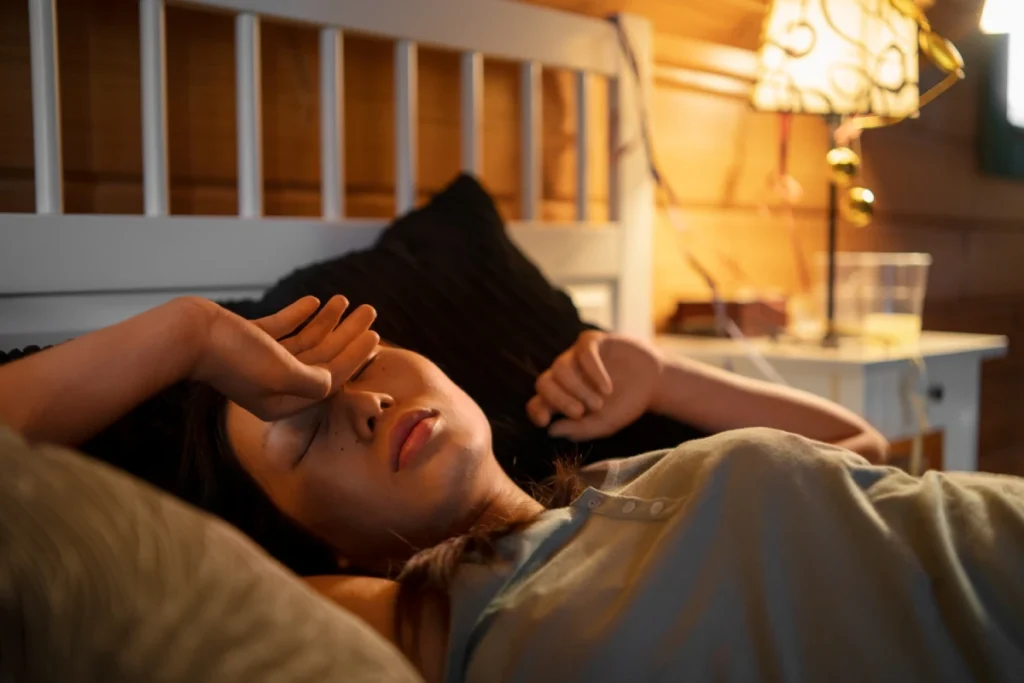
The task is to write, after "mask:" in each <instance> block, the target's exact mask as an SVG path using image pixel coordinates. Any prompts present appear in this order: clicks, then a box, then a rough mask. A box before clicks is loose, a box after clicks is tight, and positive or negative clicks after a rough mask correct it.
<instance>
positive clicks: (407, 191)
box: [395, 40, 419, 214]
mask: <svg viewBox="0 0 1024 683" xmlns="http://www.w3.org/2000/svg"><path fill="white" fill-rule="evenodd" d="M417 62H418V60H417V58H416V43H414V42H412V41H411V40H399V41H398V42H396V43H395V212H396V213H399V214H402V213H405V212H407V211H410V210H412V209H413V208H414V207H415V206H416V164H417V160H416V153H417V139H416V129H417V126H418V125H419V121H418V118H419V116H418V109H419V107H418V103H417V97H418V90H419V87H418V81H419V78H418V73H417V72H418V65H417Z"/></svg>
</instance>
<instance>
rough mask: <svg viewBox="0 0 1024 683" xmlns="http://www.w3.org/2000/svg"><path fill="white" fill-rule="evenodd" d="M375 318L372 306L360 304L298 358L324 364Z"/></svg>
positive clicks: (332, 358) (343, 348)
mask: <svg viewBox="0 0 1024 683" xmlns="http://www.w3.org/2000/svg"><path fill="white" fill-rule="evenodd" d="M376 319H377V311H376V310H374V308H373V306H366V305H363V306H360V307H359V308H357V309H356V310H354V311H352V313H350V314H349V315H348V317H346V318H345V319H344V320H343V321H342V322H341V324H340V325H338V326H337V327H336V328H335V329H334V331H333V332H331V333H330V334H328V335H327V336H326V337H324V338H323V339H322V340H320V342H319V343H318V344H317V345H316V346H314V347H313V348H311V349H309V350H308V351H305V352H303V353H301V354H299V360H301V361H302V362H304V363H310V364H313V365H324V364H327V363H330V362H331V361H332V360H334V358H335V356H337V355H338V354H340V353H341V352H342V351H344V350H345V347H347V346H348V345H349V344H351V343H352V342H353V341H355V340H356V339H357V338H358V337H359V335H361V334H362V333H363V332H366V331H367V330H368V329H370V325H372V324H373V321H374V320H376Z"/></svg>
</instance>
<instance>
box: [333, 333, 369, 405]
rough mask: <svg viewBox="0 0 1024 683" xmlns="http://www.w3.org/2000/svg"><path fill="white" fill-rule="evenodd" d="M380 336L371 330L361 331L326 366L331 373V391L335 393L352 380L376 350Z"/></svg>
mask: <svg viewBox="0 0 1024 683" xmlns="http://www.w3.org/2000/svg"><path fill="white" fill-rule="evenodd" d="M378 344H380V335H379V334H377V333H376V332H374V331H373V330H363V331H362V332H361V333H360V334H359V335H358V336H357V337H356V338H355V339H353V340H352V342H351V343H350V344H347V345H346V346H345V348H344V349H343V350H342V351H341V353H338V354H336V355H335V357H334V358H332V359H331V360H330V362H328V363H327V364H326V366H325V367H326V368H327V369H328V370H329V371H330V373H331V391H332V392H334V391H337V390H338V389H340V388H341V387H342V386H343V385H344V384H345V382H347V381H349V379H351V378H352V375H354V374H355V373H356V370H358V369H359V368H360V367H362V365H363V363H365V362H366V361H367V360H368V359H369V358H370V356H372V355H373V353H374V352H375V351H376V350H377V345H378Z"/></svg>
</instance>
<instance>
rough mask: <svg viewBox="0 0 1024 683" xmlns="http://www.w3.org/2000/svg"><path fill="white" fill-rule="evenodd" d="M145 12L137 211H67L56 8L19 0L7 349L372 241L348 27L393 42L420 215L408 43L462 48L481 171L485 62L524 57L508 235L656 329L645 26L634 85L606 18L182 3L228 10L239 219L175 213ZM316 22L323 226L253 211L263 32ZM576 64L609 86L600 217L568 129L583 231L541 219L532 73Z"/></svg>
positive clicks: (340, 0)
mask: <svg viewBox="0 0 1024 683" xmlns="http://www.w3.org/2000/svg"><path fill="white" fill-rule="evenodd" d="M139 1H140V45H141V55H140V65H141V70H142V74H141V75H142V131H143V138H142V139H143V145H142V148H143V164H142V166H143V186H144V206H145V214H144V215H138V216H124V215H117V216H114V215H70V214H66V213H64V210H63V201H62V191H63V182H62V166H61V140H60V97H59V91H60V88H59V78H60V74H59V72H58V68H57V64H58V59H57V40H56V0H28V2H29V18H30V21H29V26H27V27H26V30H28V31H30V38H31V70H32V104H33V127H34V130H33V137H34V150H35V198H36V212H35V213H34V214H10V213H8V214H0V348H13V347H18V346H24V345H27V344H48V343H55V342H59V341H63V340H65V339H68V338H70V337H73V336H75V335H78V334H81V333H83V332H86V331H89V330H92V329H96V328H99V327H103V326H106V325H110V324H113V323H115V322H118V321H120V320H123V319H124V318H127V317H130V316H132V315H134V314H136V313H139V312H141V311H142V310H145V309H147V308H150V307H152V306H155V305H158V304H160V303H162V302H163V301H166V300H167V299H169V298H173V297H175V296H179V295H182V294H199V295H202V296H206V297H209V298H213V299H222V298H223V299H228V298H231V299H234V298H245V297H257V296H259V294H260V293H261V292H262V291H263V289H265V288H266V287H267V286H269V285H270V284H272V283H273V282H274V281H276V280H277V279H278V278H279V277H281V276H283V275H285V274H287V273H288V272H290V271H291V270H293V269H294V268H296V267H299V266H302V265H305V264H308V263H312V262H315V261H320V260H324V259H328V258H332V257H334V256H337V255H340V254H342V253H345V252H347V251H350V250H354V249H361V248H365V247H367V246H369V245H370V244H372V242H373V241H374V240H375V239H376V237H377V235H378V234H379V233H380V231H381V230H382V229H383V227H385V226H386V224H387V221H382V220H379V219H360V218H358V217H350V216H348V215H347V214H346V212H345V206H344V155H345V141H344V135H343V131H344V125H343V123H344V111H345V102H344V96H343V87H342V82H341V80H342V74H343V68H342V59H343V56H342V55H343V51H342V45H343V42H342V41H343V40H344V35H345V32H353V33H358V34H370V35H373V36H377V37H383V38H387V39H390V40H393V41H394V57H395V83H394V87H395V121H394V133H395V149H396V152H395V154H396V158H395V168H396V183H395V200H396V204H395V205H396V211H397V213H399V214H402V213H405V212H406V211H408V210H410V209H412V208H414V202H415V197H416V187H417V182H416V168H417V157H416V155H417V140H416V128H417V127H416V121H417V100H416V94H417V46H418V45H421V44H422V45H425V46H431V47H441V48H444V49H447V50H454V51H458V52H459V53H460V60H461V89H460V93H459V97H460V111H461V160H462V161H461V163H462V169H463V170H464V171H466V172H469V173H476V174H478V173H479V171H480V169H481V155H482V154H483V152H484V150H483V149H482V110H483V107H482V96H483V58H484V57H485V56H486V57H496V58H501V59H506V60H514V61H516V62H518V63H519V64H520V83H521V91H522V97H521V106H522V116H521V120H522V122H523V124H522V126H521V130H520V138H521V148H522V182H521V185H522V188H523V191H522V209H521V215H522V217H523V219H522V220H520V221H518V222H515V223H512V224H511V225H510V233H511V235H512V238H513V239H514V240H515V241H516V242H517V244H519V245H520V247H521V248H522V249H523V250H524V251H525V252H526V253H527V254H528V255H529V256H530V257H531V258H532V259H534V261H535V262H536V263H537V264H538V265H539V267H540V268H541V269H542V270H543V271H544V272H545V274H546V275H547V276H548V277H549V278H551V279H552V280H553V281H554V282H556V283H558V284H559V285H561V286H564V287H566V288H567V289H568V290H569V291H570V293H571V294H572V295H573V297H574V299H575V300H576V302H577V304H578V305H579V307H580V308H581V311H582V313H583V314H584V316H585V317H587V318H589V319H591V320H594V321H595V322H599V323H603V324H605V325H609V326H611V327H614V328H615V329H618V330H621V331H624V332H628V333H630V334H634V335H639V336H644V337H646V336H649V335H650V334H651V332H652V322H651V299H652V280H651V261H652V250H653V243H652V234H653V222H654V188H653V181H652V179H651V176H650V174H649V171H648V165H647V160H646V159H645V158H644V152H643V147H642V146H641V145H639V144H635V143H636V142H638V141H639V140H638V138H639V131H640V128H639V124H640V111H641V105H642V103H643V101H644V98H647V97H648V95H649V91H650V85H651V78H652V54H651V53H652V41H651V28H650V25H649V24H648V22H647V21H646V20H644V19H642V18H639V17H635V16H630V15H619V16H617V17H615V21H617V22H618V24H619V25H620V26H621V27H622V28H623V29H624V33H625V35H627V36H628V38H629V41H630V43H631V46H632V49H633V50H634V52H635V53H636V57H637V62H638V67H639V78H637V77H636V76H635V74H634V73H633V71H632V69H631V68H630V66H629V65H628V63H627V62H626V60H625V59H624V57H623V52H622V50H621V47H620V42H619V37H618V33H617V30H616V25H615V24H614V23H613V22H612V21H603V20H599V19H593V18H586V17H581V16H577V15H573V14H568V13H564V12H559V11H555V10H551V9H546V8H541V7H534V6H529V5H523V4H519V3H515V2H508V1H505V0H374V2H357V1H356V0H289V2H287V3H283V2H276V1H275V0H188V1H187V2H182V3H178V4H183V5H189V6H195V7H199V8H203V9H207V10H213V11H222V12H229V13H231V14H233V15H234V17H235V60H236V84H235V92H236V99H237V106H236V110H237V135H238V141H237V143H238V144H237V146H238V159H237V161H238V215H237V216H234V217H207V216H173V215H170V214H169V201H168V199H169V188H168V185H169V181H168V170H167V169H168V166H167V164H168V161H167V160H168V154H167V114H166V107H167V102H166V99H167V96H166V71H167V65H166V50H165V38H164V31H165V29H164V0H139ZM262 17H267V18H270V19H273V20H275V21H291V22H300V23H303V24H307V25H314V26H316V27H317V28H318V29H319V49H320V57H321V58H320V79H319V88H320V120H321V128H320V144H321V157H322V161H321V185H322V187H321V196H322V211H321V218H320V219H307V218H268V217H265V216H264V215H263V178H262V150H261V139H262V131H261V113H260V106H259V102H260V84H261V77H260V59H259V54H260V49H259V45H260V21H261V18H262ZM544 67H554V68H560V69H568V70H571V71H572V72H573V73H574V74H575V75H576V78H575V82H576V87H577V90H578V92H579V94H580V95H581V96H582V97H585V95H586V91H587V88H588V81H589V79H592V78H606V79H608V83H609V98H608V99H609V108H610V112H609V114H610V119H609V120H610V126H609V132H610V135H609V140H608V144H609V151H610V154H609V159H610V162H609V163H610V168H609V169H608V172H609V182H610V186H609V216H610V220H609V222H608V223H600V224H596V223H593V222H591V221H589V220H588V215H587V202H586V197H587V189H588V184H589V177H590V175H591V169H590V166H589V164H591V163H592V162H591V160H590V159H588V155H587V153H586V144H585V141H586V139H587V135H586V130H587V112H586V107H580V108H579V110H580V114H579V120H578V126H579V135H578V140H579V143H578V149H577V151H578V153H577V164H578V165H577V180H578V188H577V192H578V198H579V199H578V201H577V210H576V221H575V222H572V223H568V224H548V223H542V222H540V221H538V220H536V217H537V216H538V214H539V211H538V206H539V202H540V188H541V168H540V160H541V154H540V150H541V117H540V111H541V109H540V107H541V88H540V82H541V81H540V76H541V69H542V68H544Z"/></svg>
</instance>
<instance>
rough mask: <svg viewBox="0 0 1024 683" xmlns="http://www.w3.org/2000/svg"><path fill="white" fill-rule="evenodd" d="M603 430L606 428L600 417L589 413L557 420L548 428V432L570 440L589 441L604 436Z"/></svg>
mask: <svg viewBox="0 0 1024 683" xmlns="http://www.w3.org/2000/svg"><path fill="white" fill-rule="evenodd" d="M605 431H607V430H606V429H605V425H604V422H603V421H602V419H601V418H600V417H598V416H597V415H594V414H590V415H585V416H584V417H581V418H580V419H578V420H571V419H564V420H558V421H557V422H555V423H554V424H553V425H551V428H550V429H548V434H550V435H551V436H554V437H557V438H561V439H569V440H571V441H589V440H590V439H596V438H598V437H600V436H604V433H605Z"/></svg>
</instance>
